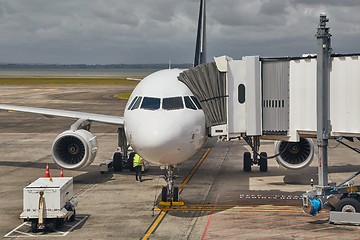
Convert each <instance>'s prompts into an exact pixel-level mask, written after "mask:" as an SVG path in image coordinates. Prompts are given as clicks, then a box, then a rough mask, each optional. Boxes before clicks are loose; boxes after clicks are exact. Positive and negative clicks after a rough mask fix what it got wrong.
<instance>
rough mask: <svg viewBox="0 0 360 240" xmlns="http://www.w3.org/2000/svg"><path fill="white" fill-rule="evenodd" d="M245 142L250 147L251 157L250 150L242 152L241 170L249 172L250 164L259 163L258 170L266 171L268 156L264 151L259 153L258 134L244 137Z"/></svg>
mask: <svg viewBox="0 0 360 240" xmlns="http://www.w3.org/2000/svg"><path fill="white" fill-rule="evenodd" d="M244 140H245V141H246V143H247V144H248V145H249V146H250V147H251V149H252V155H253V158H251V153H250V152H244V165H243V170H244V172H251V166H252V165H259V167H260V172H267V171H268V161H267V160H268V158H267V153H266V152H261V153H260V154H259V153H258V152H259V149H260V137H259V136H251V137H250V136H248V137H244Z"/></svg>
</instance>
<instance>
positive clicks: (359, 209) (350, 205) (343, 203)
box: [336, 197, 360, 213]
mask: <svg viewBox="0 0 360 240" xmlns="http://www.w3.org/2000/svg"><path fill="white" fill-rule="evenodd" d="M336 211H339V212H352V213H360V202H359V201H358V200H357V199H355V198H350V197H347V198H343V199H341V200H340V201H339V203H338V204H337V206H336Z"/></svg>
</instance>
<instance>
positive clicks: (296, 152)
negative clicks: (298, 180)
mask: <svg viewBox="0 0 360 240" xmlns="http://www.w3.org/2000/svg"><path fill="white" fill-rule="evenodd" d="M275 154H276V155H278V156H277V157H276V161H277V162H278V163H279V164H280V165H281V166H283V167H286V168H288V169H294V170H297V169H301V168H304V167H306V166H308V165H309V164H310V163H311V161H312V159H313V156H314V143H313V141H312V140H311V139H310V138H300V142H288V141H277V142H275Z"/></svg>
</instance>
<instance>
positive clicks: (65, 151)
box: [52, 129, 98, 169]
mask: <svg viewBox="0 0 360 240" xmlns="http://www.w3.org/2000/svg"><path fill="white" fill-rule="evenodd" d="M97 149H98V144H97V140H96V137H95V136H94V135H93V134H92V133H91V132H89V131H86V130H84V129H80V130H76V131H71V130H68V131H65V132H63V133H61V134H59V135H58V136H57V137H56V138H55V141H54V143H53V146H52V156H53V159H54V161H55V163H56V164H58V165H59V166H60V167H62V168H65V169H79V168H83V167H86V166H88V165H90V164H91V163H92V162H93V161H94V159H95V156H96V153H97Z"/></svg>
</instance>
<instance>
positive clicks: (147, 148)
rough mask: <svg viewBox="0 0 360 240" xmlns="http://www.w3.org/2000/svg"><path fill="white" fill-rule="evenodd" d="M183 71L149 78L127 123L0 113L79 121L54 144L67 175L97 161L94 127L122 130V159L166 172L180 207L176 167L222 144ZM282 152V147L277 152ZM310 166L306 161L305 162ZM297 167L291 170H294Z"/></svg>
mask: <svg viewBox="0 0 360 240" xmlns="http://www.w3.org/2000/svg"><path fill="white" fill-rule="evenodd" d="M205 61H206V51H205V0H200V11H199V22H198V32H197V41H196V51H195V60H194V65H198V64H201V63H205ZM183 71H185V70H181V69H166V70H161V71H158V72H155V73H153V74H151V75H149V76H147V77H145V78H144V79H143V80H142V81H141V82H140V83H139V84H138V85H137V86H136V87H135V89H134V90H133V92H132V94H131V96H130V98H129V101H128V103H127V105H126V109H125V112H124V117H118V116H110V115H101V114H92V113H85V112H75V111H66V110H57V109H47V108H35V107H25V106H14V105H8V104H0V109H3V110H10V111H19V112H28V113H36V114H42V115H46V116H59V117H69V118H74V119H78V120H77V121H76V122H75V123H74V124H73V125H72V126H71V127H70V130H67V131H65V132H63V133H61V134H60V135H58V136H57V137H56V139H55V140H54V143H53V147H52V155H53V159H54V161H55V163H56V164H57V165H59V166H60V167H62V168H65V169H80V168H83V167H86V166H88V165H90V164H91V163H92V162H93V161H94V159H95V156H96V153H97V150H98V148H97V140H96V137H95V136H94V135H93V134H92V133H91V132H90V125H91V122H100V123H106V124H113V125H116V126H118V127H119V130H123V131H120V133H119V138H121V141H122V144H121V143H119V146H120V145H121V146H122V150H123V151H124V152H123V156H124V155H125V156H126V148H125V146H126V145H127V144H126V141H128V142H129V143H130V145H131V147H132V148H133V149H134V150H135V152H137V153H138V154H139V155H140V156H142V157H143V158H144V159H146V160H147V161H149V162H151V163H153V164H157V165H160V166H164V167H165V168H166V170H167V175H166V177H165V179H166V181H167V186H166V187H163V190H162V196H161V198H162V201H168V200H170V201H178V196H179V195H178V194H179V193H178V188H176V187H174V174H173V172H174V167H175V166H176V165H178V164H180V163H182V162H184V161H186V160H188V159H190V158H191V157H192V156H194V155H195V154H196V153H197V152H198V151H199V150H200V149H201V148H202V147H204V146H205V145H207V144H206V143H207V142H208V143H209V145H210V146H211V145H214V144H215V143H216V142H217V139H214V138H213V139H210V138H208V132H207V129H206V124H205V115H204V112H203V110H202V107H201V105H200V103H199V101H198V100H197V99H196V97H195V96H194V95H193V93H192V92H191V90H190V89H189V88H188V87H187V86H186V85H185V84H184V83H182V82H180V81H179V80H178V76H179V74H180V73H181V72H183ZM125 135H126V138H125ZM292 144H293V145H292V146H291V147H287V148H288V149H289V151H287V152H286V153H289V154H290V157H288V158H289V159H290V160H291V158H292V157H291V156H292V152H294V153H295V154H297V155H299V154H298V152H299V151H300V150H301V149H300V148H301V146H300V145H299V146H298V145H296V143H292ZM281 146H282V145H281V144H279V146H278V149H280V148H281ZM285 146H287V144H285ZM283 148H284V147H283ZM312 149H313V145H312ZM281 151H284V149H283V150H281ZM311 158H312V156H311ZM247 160H249V159H247ZM300 160H301V159H300ZM301 161H302V160H301ZM310 161H311V159H309V158H307V159H306V161H305V162H306V163H308V162H310ZM298 162H299V161H296V162H295V163H294V164H292V165H294V169H296V168H297V165H296V164H298ZM280 163H281V162H280ZM114 164H115V163H114ZM266 164H267V162H266ZM282 165H285V164H282ZM288 165H289V166H290V167H289V166H286V165H285V166H286V167H288V168H291V167H292V166H291V164H290V163H289V164H288ZM250 166H251V163H250ZM266 169H267V165H266Z"/></svg>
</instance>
